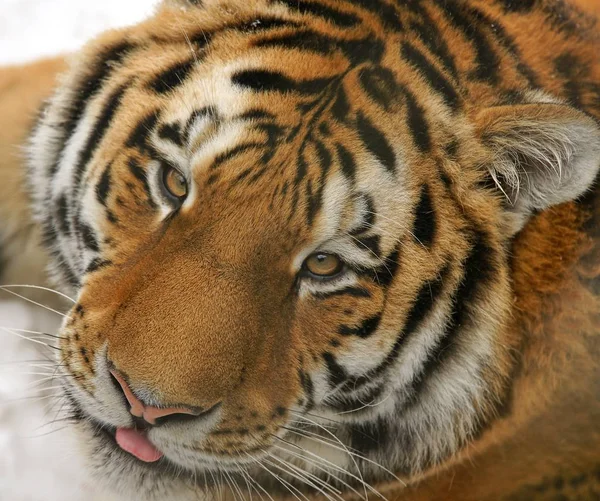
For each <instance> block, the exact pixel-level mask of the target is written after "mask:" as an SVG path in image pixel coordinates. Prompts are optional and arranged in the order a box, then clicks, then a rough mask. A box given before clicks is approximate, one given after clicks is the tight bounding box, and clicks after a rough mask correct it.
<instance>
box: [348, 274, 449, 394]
mask: <svg viewBox="0 0 600 501" xmlns="http://www.w3.org/2000/svg"><path fill="white" fill-rule="evenodd" d="M449 272H450V266H449V265H446V266H445V267H444V269H443V270H441V271H440V273H439V274H438V275H437V276H436V277H435V278H434V279H433V280H427V281H426V282H424V283H423V285H422V286H421V288H420V289H419V292H418V293H417V296H416V297H415V300H414V302H413V305H412V307H411V309H410V311H409V312H408V314H407V316H406V321H405V322H404V327H403V328H402V330H401V331H400V333H399V334H398V336H397V337H396V341H395V342H394V345H393V346H392V349H391V350H390V351H389V353H388V354H387V355H386V357H385V359H384V360H383V361H382V362H381V364H379V365H378V366H377V367H375V368H374V369H373V370H371V371H369V372H368V373H367V374H364V375H363V376H359V377H358V378H354V380H351V381H350V382H349V383H348V385H347V387H353V388H359V387H360V386H363V385H365V384H367V383H368V382H370V381H371V380H372V379H373V378H374V377H376V376H379V375H381V374H383V373H384V372H385V371H386V370H387V369H388V368H389V367H391V366H392V364H393V363H394V362H395V361H396V360H397V359H398V357H399V356H400V352H401V349H402V347H403V346H405V345H406V343H407V341H408V340H409V339H410V337H411V336H413V335H414V334H415V332H416V331H417V330H418V329H419V327H420V325H421V323H422V322H423V321H424V320H425V318H426V317H427V316H428V315H429V313H430V312H431V310H432V309H433V307H434V305H435V304H436V302H437V301H438V299H439V296H440V295H441V293H442V291H443V286H444V280H445V279H446V277H447V276H448V274H449Z"/></svg>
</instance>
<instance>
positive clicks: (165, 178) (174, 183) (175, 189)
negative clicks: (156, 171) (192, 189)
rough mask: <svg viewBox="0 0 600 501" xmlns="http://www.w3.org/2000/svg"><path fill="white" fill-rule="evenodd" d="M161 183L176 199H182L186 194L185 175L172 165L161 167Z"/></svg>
mask: <svg viewBox="0 0 600 501" xmlns="http://www.w3.org/2000/svg"><path fill="white" fill-rule="evenodd" d="M162 184H163V186H164V188H165V190H166V191H167V193H168V194H169V195H171V196H172V197H174V198H176V199H178V200H183V199H184V198H185V197H186V196H187V194H188V185H187V180H186V179H185V176H184V175H183V174H182V173H181V172H179V171H178V170H177V169H175V168H174V167H165V168H164V169H163V174H162Z"/></svg>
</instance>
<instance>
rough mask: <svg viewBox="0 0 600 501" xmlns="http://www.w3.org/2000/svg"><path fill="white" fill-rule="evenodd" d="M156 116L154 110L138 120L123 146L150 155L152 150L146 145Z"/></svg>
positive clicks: (157, 113) (156, 119)
mask: <svg viewBox="0 0 600 501" xmlns="http://www.w3.org/2000/svg"><path fill="white" fill-rule="evenodd" d="M158 115H159V112H158V111H156V110H155V111H153V112H151V113H150V114H148V115H146V116H145V117H144V118H143V119H142V120H140V121H139V122H138V124H137V125H136V127H135V129H133V132H132V133H131V134H130V135H129V138H127V142H126V143H125V146H127V147H129V148H137V149H139V150H140V151H141V152H144V153H152V152H153V151H154V150H153V148H151V147H150V146H149V145H148V136H149V135H150V134H152V132H153V131H154V127H155V125H156V122H157V121H158Z"/></svg>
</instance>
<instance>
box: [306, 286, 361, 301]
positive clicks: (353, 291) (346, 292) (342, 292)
mask: <svg viewBox="0 0 600 501" xmlns="http://www.w3.org/2000/svg"><path fill="white" fill-rule="evenodd" d="M314 296H315V297H316V298H318V299H328V298H331V297H336V296H352V297H362V298H370V297H371V293H370V292H369V291H368V290H367V289H365V288H363V287H351V286H350V287H344V288H343V289H337V290H334V291H329V292H316V293H314Z"/></svg>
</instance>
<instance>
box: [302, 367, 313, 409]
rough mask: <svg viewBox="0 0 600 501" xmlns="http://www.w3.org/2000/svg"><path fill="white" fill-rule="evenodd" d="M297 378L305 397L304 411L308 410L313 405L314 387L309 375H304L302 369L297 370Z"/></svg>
mask: <svg viewBox="0 0 600 501" xmlns="http://www.w3.org/2000/svg"><path fill="white" fill-rule="evenodd" d="M298 377H299V379H300V384H301V385H302V389H303V390H304V395H305V397H306V402H305V408H304V409H305V410H310V409H312V408H313V407H314V405H315V387H314V384H313V381H312V378H311V377H310V374H308V373H306V372H305V371H304V370H303V369H302V368H300V369H298Z"/></svg>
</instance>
